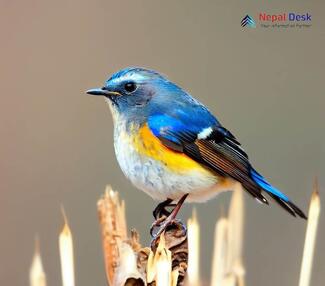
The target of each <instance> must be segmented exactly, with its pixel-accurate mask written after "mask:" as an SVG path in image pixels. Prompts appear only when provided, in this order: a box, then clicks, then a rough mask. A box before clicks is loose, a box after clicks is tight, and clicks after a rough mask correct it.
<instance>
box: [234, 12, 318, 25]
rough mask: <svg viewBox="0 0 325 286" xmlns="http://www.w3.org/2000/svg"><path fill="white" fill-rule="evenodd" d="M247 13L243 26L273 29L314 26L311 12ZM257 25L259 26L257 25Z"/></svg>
mask: <svg viewBox="0 0 325 286" xmlns="http://www.w3.org/2000/svg"><path fill="white" fill-rule="evenodd" d="M254 17H255V19H256V22H255V20H254V18H253V17H252V16H250V15H246V16H245V17H244V18H243V19H242V20H241V21H240V25H241V26H242V27H248V28H256V27H257V26H258V27H260V28H272V29H278V28H281V29H285V28H290V29H291V28H310V27H311V26H312V14H311V13H309V12H308V13H307V12H305V13H296V12H282V13H281V12H280V13H272V14H270V13H267V12H259V13H258V14H257V15H254ZM256 25H257V26H256Z"/></svg>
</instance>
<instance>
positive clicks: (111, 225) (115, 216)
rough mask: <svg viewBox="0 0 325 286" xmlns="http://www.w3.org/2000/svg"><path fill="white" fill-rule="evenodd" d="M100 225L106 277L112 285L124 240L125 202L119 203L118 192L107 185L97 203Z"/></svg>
mask: <svg viewBox="0 0 325 286" xmlns="http://www.w3.org/2000/svg"><path fill="white" fill-rule="evenodd" d="M97 209H98V215H99V222H100V225H101V233H102V242H103V252H104V261H105V270H106V278H107V281H108V284H109V285H114V284H113V283H114V277H115V272H116V268H117V267H118V263H119V260H120V254H119V245H121V243H122V241H125V240H126V238H127V237H126V232H127V230H126V220H125V203H124V201H122V202H121V203H120V200H119V197H118V193H117V192H114V191H113V190H112V188H111V186H107V187H106V190H105V194H104V196H103V197H102V198H101V199H100V200H99V201H98V203H97Z"/></svg>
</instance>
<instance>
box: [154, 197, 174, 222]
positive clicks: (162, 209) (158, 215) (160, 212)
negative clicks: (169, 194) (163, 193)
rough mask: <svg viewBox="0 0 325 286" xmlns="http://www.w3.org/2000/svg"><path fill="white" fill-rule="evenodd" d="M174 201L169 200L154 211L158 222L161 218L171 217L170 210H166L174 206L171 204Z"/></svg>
mask: <svg viewBox="0 0 325 286" xmlns="http://www.w3.org/2000/svg"><path fill="white" fill-rule="evenodd" d="M172 201H173V200H172V199H169V198H168V199H167V200H165V201H163V202H161V203H160V204H158V206H157V207H156V208H155V209H154V211H153V216H154V218H155V219H156V220H158V219H159V218H161V217H162V216H164V215H165V216H169V215H170V212H169V211H168V210H166V207H170V206H174V205H173V204H171V202H172Z"/></svg>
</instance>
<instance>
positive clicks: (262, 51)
mask: <svg viewBox="0 0 325 286" xmlns="http://www.w3.org/2000/svg"><path fill="white" fill-rule="evenodd" d="M118 3H119V4H118ZM324 8H325V7H324V4H323V3H322V1H301V0H295V1H286V3H283V1H272V4H270V3H269V4H266V3H264V4H263V3H261V1H177V0H174V1H116V2H110V1H104V0H97V1H76V0H66V1H63V0H60V1H41V0H38V1H36V0H31V1H9V0H2V1H1V4H0V34H1V56H0V60H1V65H0V77H1V105H0V108H1V110H0V134H1V143H0V144H1V149H0V154H1V155H0V156H1V161H0V164H1V165H0V168H1V175H0V176H1V179H0V189H1V193H0V226H1V233H0V285H27V283H28V282H27V281H28V280H27V279H28V268H29V265H30V262H31V257H32V253H33V244H34V242H33V240H34V236H35V233H38V234H39V236H40V238H41V249H42V254H43V259H44V265H45V270H46V272H47V275H48V281H49V285H60V283H61V282H60V281H61V278H60V272H59V256H58V246H57V235H58V232H59V230H60V228H61V224H62V218H61V214H60V208H59V205H60V203H63V204H64V206H65V208H66V212H67V214H68V217H69V219H70V224H71V227H72V230H73V234H74V238H75V239H74V240H75V253H76V275H77V284H78V285H80V286H83V285H84V286H86V285H105V276H104V271H103V263H102V254H101V244H100V239H99V230H98V224H97V214H96V201H97V199H98V197H99V196H100V194H101V193H102V192H103V190H104V186H105V184H106V183H110V184H112V185H113V187H114V188H115V189H118V190H119V191H120V193H121V196H122V197H123V198H125V200H126V204H127V217H128V222H129V226H132V227H136V228H137V229H139V230H140V231H141V233H142V234H143V241H144V242H148V240H149V235H148V233H147V228H148V226H149V225H150V223H151V221H152V217H151V211H152V209H153V207H154V202H153V201H152V200H151V199H150V198H149V197H147V196H146V195H145V194H143V193H142V192H140V191H138V190H136V189H135V188H134V187H132V186H131V184H130V183H129V182H128V181H127V180H126V179H125V178H124V177H123V175H122V173H121V171H120V169H119V167H118V165H117V163H116V161H115V156H114V152H113V147H112V120H111V118H110V114H109V111H108V109H107V107H106V106H105V104H104V102H103V100H101V99H99V98H91V97H87V96H86V95H84V91H85V90H86V89H88V88H91V87H97V86H101V85H102V83H103V81H104V80H105V79H106V78H107V77H108V76H110V75H111V74H112V73H113V72H115V71H117V70H118V69H120V68H123V67H126V66H133V65H139V66H145V67H150V68H153V69H156V70H158V71H160V72H162V73H164V74H167V75H168V76H169V78H171V79H172V80H174V81H175V82H177V83H179V84H180V85H181V86H183V87H185V88H186V89H187V90H188V91H189V92H191V93H192V94H193V95H194V96H195V97H197V98H198V99H200V100H201V101H202V102H204V103H205V104H207V105H209V107H210V109H211V110H212V111H213V112H214V113H215V114H217V115H218V117H219V119H220V120H221V122H222V123H223V124H224V125H225V126H226V127H227V128H229V129H230V130H231V131H232V132H233V133H234V134H236V136H237V137H238V138H239V139H240V141H241V142H242V144H243V146H244V147H245V148H246V150H247V152H248V153H249V154H250V157H251V160H252V162H253V163H254V165H255V166H256V168H257V169H258V170H260V172H262V173H263V174H264V175H265V176H266V177H268V178H269V179H270V180H271V182H273V183H274V184H275V185H277V186H278V187H279V188H281V190H283V191H284V192H285V193H287V194H288V195H289V196H290V197H292V198H293V199H294V201H295V202H296V203H297V204H298V205H299V206H301V207H302V208H303V209H305V210H306V209H307V206H308V202H309V197H310V193H311V185H312V181H313V178H314V176H315V175H318V176H319V181H320V184H321V194H323V191H324V188H325V132H324V131H325V128H324V119H325V116H324V107H325V96H324V88H323V86H324V68H325V61H324V50H325V49H324V48H325V47H324V44H325V32H324V24H325V20H324V17H325V16H324V12H325V9H324ZM263 11H265V12H268V13H283V12H291V11H294V12H301V13H305V12H309V13H310V14H312V27H311V28H309V29H290V30H288V29H263V28H261V27H259V24H257V25H258V27H257V28H256V29H243V28H241V27H240V20H241V18H242V17H243V16H245V15H246V14H250V15H252V16H253V17H255V19H256V15H258V13H259V12H263ZM229 197H230V196H229V194H223V195H221V196H219V197H218V198H217V199H214V200H212V201H210V202H208V203H207V204H205V205H197V209H198V214H199V219H200V221H201V228H202V238H201V241H202V253H201V254H202V255H201V257H202V264H201V265H202V267H201V272H202V276H203V277H205V279H209V277H210V274H209V273H210V270H209V269H210V259H211V248H212V237H213V228H214V223H215V221H216V219H217V217H218V215H219V214H220V211H221V208H222V206H225V207H226V206H227V204H228V201H229ZM323 201H324V198H323ZM245 202H246V206H247V220H246V227H245V264H246V267H247V285H249V286H253V285H255V286H260V285H263V286H271V285H278V286H282V285H283V286H287V285H297V283H298V273H299V268H300V260H301V254H302V246H303V240H304V232H305V227H306V223H305V221H303V220H299V219H294V218H292V217H291V216H289V215H287V214H286V213H285V212H284V211H282V210H281V209H280V208H278V207H277V206H275V205H272V206H271V207H264V206H261V205H259V204H257V203H255V201H253V200H252V199H251V198H250V197H249V196H248V195H246V196H245ZM191 208H192V206H186V207H185V208H184V210H183V211H182V217H183V218H184V219H186V218H188V216H189V214H190V212H191ZM324 219H325V212H323V214H322V217H321V221H320V233H319V235H318V244H317V250H316V255H315V267H314V271H313V278H312V283H313V284H312V285H315V286H316V285H321V284H322V283H323V281H324V279H325V273H324V269H325V244H324V243H323V242H324V241H325V225H324Z"/></svg>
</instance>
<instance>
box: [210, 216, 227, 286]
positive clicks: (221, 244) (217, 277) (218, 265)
mask: <svg viewBox="0 0 325 286" xmlns="http://www.w3.org/2000/svg"><path fill="white" fill-rule="evenodd" d="M227 238H228V219H227V218H225V217H222V218H220V219H219V220H218V221H217V223H216V227H215V232H214V251H213V261H212V270H211V286H215V285H220V286H221V285H222V283H223V280H224V277H225V275H226V261H227V248H228V247H227V246H228V239H227Z"/></svg>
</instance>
